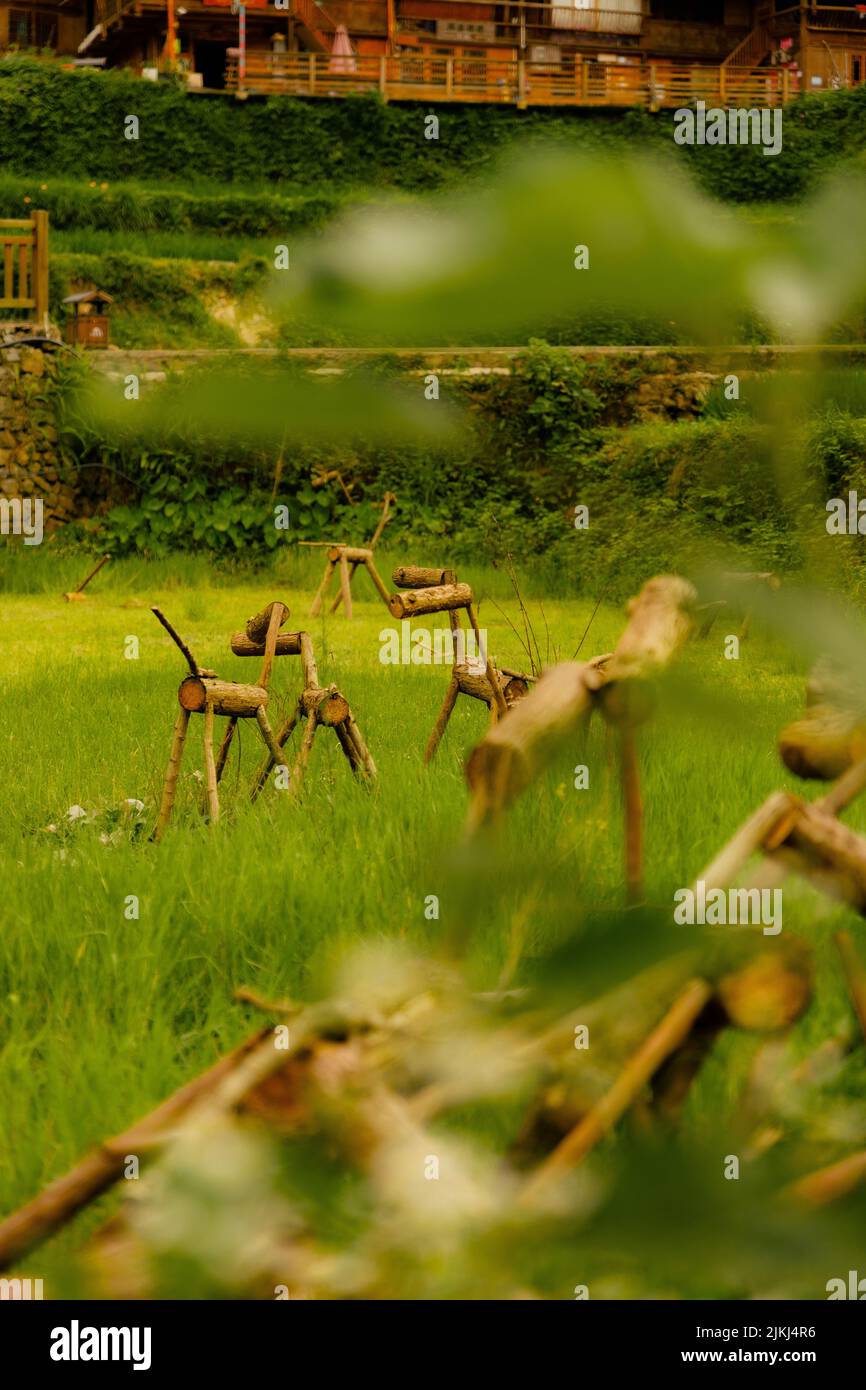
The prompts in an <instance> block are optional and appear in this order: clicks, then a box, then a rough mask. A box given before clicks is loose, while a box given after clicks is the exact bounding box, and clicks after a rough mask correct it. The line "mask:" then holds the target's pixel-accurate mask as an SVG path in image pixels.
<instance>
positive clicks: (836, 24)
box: [805, 5, 866, 39]
mask: <svg viewBox="0 0 866 1390" xmlns="http://www.w3.org/2000/svg"><path fill="white" fill-rule="evenodd" d="M805 9H806V15H805V18H806V22H807V24H808V25H809V28H810V29H857V30H859V31H860V32H861V33H862V34H863V38H864V39H866V9H864V7H863V6H862V5H861V6H851V5H848V6H845V5H807V6H806V7H805Z"/></svg>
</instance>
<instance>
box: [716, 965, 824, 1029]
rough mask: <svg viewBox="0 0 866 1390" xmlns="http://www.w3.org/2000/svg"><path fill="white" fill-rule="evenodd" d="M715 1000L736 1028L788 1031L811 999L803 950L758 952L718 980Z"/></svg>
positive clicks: (808, 974)
mask: <svg viewBox="0 0 866 1390" xmlns="http://www.w3.org/2000/svg"><path fill="white" fill-rule="evenodd" d="M718 994H719V999H720V1000H721V1003H722V1005H723V1007H724V1009H725V1012H726V1013H727V1015H728V1018H729V1019H730V1021H731V1022H732V1023H733V1024H734V1025H735V1026H736V1027H737V1028H746V1029H748V1030H749V1031H750V1032H755V1033H772V1032H776V1031H777V1030H778V1029H780V1028H788V1027H790V1025H791V1024H792V1023H794V1022H796V1020H797V1019H798V1018H799V1017H800V1015H801V1014H802V1013H803V1012H804V1010H805V1009H806V1007H807V1005H808V1003H809V1000H810V999H811V997H812V978H811V968H810V957H809V954H808V952H807V951H805V950H804V949H802V948H801V949H793V950H792V949H788V950H784V951H783V950H777V951H770V950H768V951H760V952H758V953H757V954H756V955H755V956H754V957H753V958H752V960H750V961H749V962H748V964H747V965H745V966H743V967H741V968H740V969H737V970H733V971H731V972H730V973H729V974H727V975H724V976H722V978H721V979H720V980H719V984H718Z"/></svg>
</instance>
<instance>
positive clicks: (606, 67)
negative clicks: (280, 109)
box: [227, 51, 798, 108]
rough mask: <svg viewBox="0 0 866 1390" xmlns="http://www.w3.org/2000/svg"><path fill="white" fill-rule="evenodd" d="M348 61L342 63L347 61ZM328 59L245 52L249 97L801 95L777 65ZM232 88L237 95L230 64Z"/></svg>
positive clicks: (772, 98)
mask: <svg viewBox="0 0 866 1390" xmlns="http://www.w3.org/2000/svg"><path fill="white" fill-rule="evenodd" d="M344 61H345V60H344ZM334 62H335V60H334V59H333V58H332V57H330V56H329V55H328V54H326V53H303V54H297V53H286V54H270V53H248V54H247V64H246V87H245V90H246V91H247V92H250V93H256V92H260V93H262V94H271V93H274V94H276V93H287V94H289V95H292V96H308V97H340V96H350V95H353V94H357V93H360V92H370V91H374V90H378V91H379V92H381V93H382V95H383V96H385V97H390V98H392V99H393V100H396V101H400V100H405V101H412V100H416V101H425V100H428V99H434V98H435V100H437V101H462V102H506V103H508V104H510V105H516V106H521V107H525V106H646V107H651V108H657V107H671V106H673V107H680V106H688V105H689V103H690V102H694V101H698V100H702V101H706V102H707V104H708V105H711V106H747V107H755V106H757V107H763V106H778V105H782V104H784V103H785V102H787V101H789V100H791V99H792V98H793V97H794V96H796V94H797V91H798V82H797V78H796V77H795V75H794V74H793V73H792V72H790V71H789V70H788V69H785V68H783V69H779V68H757V69H753V68H722V67H717V66H710V65H709V64H689V63H674V62H658V63H635V64H634V65H630V66H626V65H624V64H619V63H607V64H601V63H595V62H592V61H591V60H587V59H585V58H582V57H579V56H578V57H572V58H570V59H568V60H564V61H563V62H562V63H558V64H548V63H525V62H518V61H516V60H512V59H510V58H503V59H487V58H483V57H479V58H452V57H443V56H441V55H435V56H433V55H431V56H427V55H425V54H423V53H421V52H420V51H419V53H417V54H413V55H411V56H399V57H375V56H374V57H358V58H355V59H353V60H352V70H351V71H349V72H347V71H341V70H339V68H335V67H334ZM227 86H228V88H229V90H234V91H236V90H237V66H236V63H235V61H234V60H230V63H229V67H228V70H227Z"/></svg>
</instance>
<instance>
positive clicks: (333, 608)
mask: <svg viewBox="0 0 866 1390" xmlns="http://www.w3.org/2000/svg"><path fill="white" fill-rule="evenodd" d="M360 563H361V561H360V560H353V561H352V565H351V568H350V570H349V583H350V584H351V582H352V580H353V579H354V578H355V570H356V569H357V568H358V566H359V565H360ZM342 602H343V590H342V588H341V589H340V592H339V593H338V594H337V597H336V598H335V599H334V602H333V603H332V604H331V607H330V608H329V609H328V612H329V613H336V611H337V609H338V608H339V606H340V604H341V603H342Z"/></svg>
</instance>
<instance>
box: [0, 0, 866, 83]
mask: <svg viewBox="0 0 866 1390" xmlns="http://www.w3.org/2000/svg"><path fill="white" fill-rule="evenodd" d="M278 6H279V8H278ZM242 25H243V33H242V32H241V26H242ZM343 29H344V30H345V33H343ZM171 34H173V35H174V43H171V42H170V35H171ZM16 48H18V49H21V48H31V49H32V48H36V49H43V50H48V51H51V52H53V53H56V54H58V55H60V56H63V57H67V58H68V59H69V61H70V62H72V63H99V64H105V65H106V66H109V67H111V66H127V67H132V68H133V69H135V70H137V71H139V72H140V73H142V75H144V76H148V77H157V76H158V75H159V74H161V73H164V72H166V71H167V70H173V71H174V72H176V73H178V74H179V75H180V76H181V78H182V79H184V80H186V82H187V84H188V86H189V87H190V89H191V90H193V91H195V90H203V91H213V90H220V89H225V88H229V89H231V90H235V91H238V92H242V93H244V94H256V93H257V92H262V93H265V92H277V91H284V92H294V93H297V94H298V95H305V96H335V95H336V96H338V95H342V94H344V93H348V92H355V91H362V90H365V89H369V88H378V89H379V90H380V91H381V92H382V94H383V95H385V96H386V97H391V98H398V99H399V98H410V99H411V98H415V99H421V100H424V99H426V98H428V97H430V98H435V99H437V100H442V99H445V100H448V99H452V100H458V101H469V100H472V101H514V102H516V103H517V104H518V105H529V104H533V103H538V104H542V103H543V104H571V105H581V104H587V105H605V104H612V105H627V104H632V103H634V104H645V105H650V106H663V105H679V104H682V103H683V102H687V101H688V100H693V99H696V98H697V97H703V98H704V99H707V100H712V101H717V102H720V103H722V104H725V103H728V104H731V103H736V104H741V103H742V102H743V101H748V102H750V104H762V103H765V104H766V103H770V104H775V103H777V102H779V101H784V100H787V99H789V98H791V97H793V96H794V95H796V93H797V92H798V91H800V90H808V91H820V90H826V89H832V88H838V87H850V86H857V85H859V84H861V83H862V82H863V81H864V80H866V4H857V3H853V0H849V3H846V4H837V5H819V4H816V3H813V0H808V3H800V4H790V3H786V0H547V3H542V0H507V2H506V3H496V4H494V3H485V2H484V0H324V2H323V3H321V4H320V3H319V0H247V3H246V5H245V6H244V7H243V13H242V15H241V14H239V13H238V12H237V5H236V4H235V5H233V3H232V0H184V2H183V3H181V0H37V2H36V3H28V0H19V3H18V4H17V5H5V4H0V49H2V50H3V51H10V50H14V49H16ZM335 48H336V52H335Z"/></svg>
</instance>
